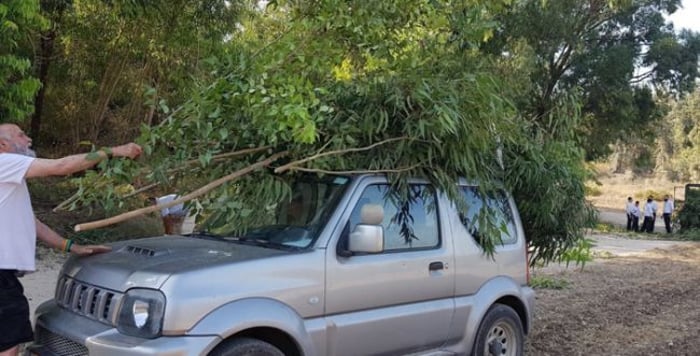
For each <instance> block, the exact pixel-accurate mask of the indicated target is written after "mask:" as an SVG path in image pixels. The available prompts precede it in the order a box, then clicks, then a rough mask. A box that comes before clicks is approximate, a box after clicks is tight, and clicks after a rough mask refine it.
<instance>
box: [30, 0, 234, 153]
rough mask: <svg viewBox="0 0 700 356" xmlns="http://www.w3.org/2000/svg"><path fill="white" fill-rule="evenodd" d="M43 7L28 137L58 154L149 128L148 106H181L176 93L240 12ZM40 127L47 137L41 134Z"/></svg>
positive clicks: (82, 0) (85, 4) (205, 6)
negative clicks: (38, 77) (48, 23)
mask: <svg viewBox="0 0 700 356" xmlns="http://www.w3.org/2000/svg"><path fill="white" fill-rule="evenodd" d="M43 5H44V11H45V13H46V16H47V17H49V18H50V19H52V20H53V22H52V27H51V29H49V30H48V31H46V32H45V33H44V35H43V36H42V44H45V46H42V47H41V51H40V54H39V58H40V59H41V61H39V63H40V64H41V65H40V66H39V73H41V74H42V78H43V79H42V80H43V82H44V85H45V90H44V91H42V92H41V93H40V95H39V96H38V97H37V100H36V107H37V110H36V115H35V116H34V117H33V127H34V130H33V135H34V137H36V139H37V140H39V141H44V142H47V143H49V144H51V145H52V146H60V147H72V146H75V145H76V144H78V143H79V142H82V141H91V142H93V143H94V144H101V143H106V142H111V141H115V140H123V139H124V138H125V137H133V136H134V135H136V134H137V133H138V129H139V126H140V125H141V124H142V123H145V124H153V123H157V122H158V121H159V120H160V119H159V118H158V117H157V115H158V114H159V112H158V111H156V110H154V109H155V107H156V105H158V103H159V102H161V101H167V100H175V101H178V100H181V99H182V98H183V97H184V96H183V95H184V94H183V93H184V92H185V91H184V90H182V89H183V88H186V87H188V86H190V85H191V82H192V80H193V78H194V77H197V76H200V74H201V75H204V73H201V72H200V71H201V69H200V68H201V64H202V63H203V60H204V59H205V58H206V57H208V56H211V55H214V54H216V53H217V51H220V49H221V48H222V46H223V44H224V40H225V36H226V35H227V34H228V33H229V32H230V31H231V28H233V27H234V24H235V19H236V17H237V16H238V13H239V12H240V11H241V8H242V7H241V6H233V5H227V4H226V2H223V1H214V0H201V1H184V0H183V1H180V0H178V1H126V0H125V1H104V0H72V1H69V0H53V1H46V2H44V3H43ZM216 48H219V49H216ZM54 83H60V85H55V84H54ZM43 123H45V124H49V125H50V126H51V127H52V130H51V131H46V130H41V126H42V124H43ZM111 128H113V129H111Z"/></svg>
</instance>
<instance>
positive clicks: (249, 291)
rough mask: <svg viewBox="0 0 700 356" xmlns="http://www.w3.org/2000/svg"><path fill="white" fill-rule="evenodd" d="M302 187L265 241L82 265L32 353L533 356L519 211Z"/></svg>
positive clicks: (372, 190) (272, 215) (46, 317)
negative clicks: (490, 252) (486, 240)
mask: <svg viewBox="0 0 700 356" xmlns="http://www.w3.org/2000/svg"><path fill="white" fill-rule="evenodd" d="M292 187H293V188H292V199H289V201H287V202H284V203H281V204H279V205H278V206H276V207H270V208H269V210H268V211H262V212H259V213H258V214H259V216H257V217H256V218H258V219H259V220H260V221H266V223H264V224H262V226H260V227H259V228H253V229H246V231H244V232H240V233H236V234H231V235H230V236H218V235H213V234H207V233H193V234H191V235H188V236H163V237H156V238H148V239H140V240H130V241H123V242H119V243H115V244H114V245H113V247H114V250H113V251H112V252H110V253H108V254H103V255H99V256H92V257H88V258H71V259H70V260H68V261H67V262H66V264H65V265H64V266H63V269H62V271H61V274H60V277H59V280H58V282H57V286H56V294H55V298H54V299H52V300H50V301H48V302H45V303H44V304H42V305H41V306H39V308H38V309H37V311H36V315H37V318H36V324H35V325H36V340H35V343H34V344H33V345H32V346H31V347H30V348H29V353H33V354H40V355H71V356H76V355H98V356H109V355H115V356H124V355H262V356H265V355H270V356H279V355H309V356H310V355H319V356H324V355H407V354H411V355H479V356H481V355H523V353H524V351H523V345H524V338H525V336H524V335H525V334H527V332H528V330H529V329H530V324H531V321H532V311H533V303H534V292H533V290H532V289H531V288H529V287H527V282H528V268H527V256H526V253H527V252H526V242H525V238H524V235H523V229H522V226H521V223H520V219H519V216H518V212H517V210H516V206H515V204H514V203H513V201H512V199H511V198H510V197H509V196H508V195H506V194H505V193H502V194H488V195H482V194H479V193H478V192H477V189H476V187H475V186H472V185H469V184H467V183H465V182H461V183H460V185H459V188H460V189H461V193H462V196H463V198H464V200H465V203H466V204H467V206H468V209H467V210H462V211H463V212H465V213H463V214H461V213H460V212H459V211H458V209H456V208H455V206H454V205H453V204H452V203H450V201H449V200H448V199H447V198H446V197H445V195H444V194H443V193H441V192H439V191H436V190H435V189H434V188H433V187H431V186H430V185H429V184H427V183H425V182H420V181H416V182H414V183H412V184H411V185H410V188H411V192H412V197H411V199H409V200H408V202H407V203H403V204H397V203H396V202H397V201H398V200H397V199H394V197H393V196H392V194H391V190H390V189H389V185H388V184H387V180H386V178H384V177H382V176H376V175H361V176H352V177H328V176H326V177H323V178H318V177H316V178H309V177H306V178H303V179H299V180H298V181H296V182H294V183H293V184H292ZM486 206H488V207H490V208H491V209H486V211H489V212H490V214H489V216H490V218H489V219H483V216H484V215H483V214H480V213H479V212H480V211H481V210H482V208H484V207H486ZM480 217H481V218H480ZM486 223H495V224H497V225H496V226H499V227H500V228H499V231H500V232H501V235H502V236H501V238H502V242H503V243H502V244H499V245H498V246H497V248H496V253H495V255H494V256H487V255H484V253H483V252H482V249H481V248H480V246H479V244H478V236H479V234H480V232H483V230H484V226H485V224H486Z"/></svg>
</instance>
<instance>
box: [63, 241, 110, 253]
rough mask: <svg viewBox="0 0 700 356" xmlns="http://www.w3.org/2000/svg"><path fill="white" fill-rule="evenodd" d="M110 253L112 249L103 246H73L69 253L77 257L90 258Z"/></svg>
mask: <svg viewBox="0 0 700 356" xmlns="http://www.w3.org/2000/svg"><path fill="white" fill-rule="evenodd" d="M109 251H112V248H111V247H109V246H104V245H84V246H83V245H77V244H73V245H72V246H71V247H70V252H71V253H73V254H76V255H78V256H90V255H94V254H98V253H105V252H109Z"/></svg>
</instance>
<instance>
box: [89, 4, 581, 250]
mask: <svg viewBox="0 0 700 356" xmlns="http://www.w3.org/2000/svg"><path fill="white" fill-rule="evenodd" d="M507 3H508V2H507V1H504V2H492V1H483V2H482V1H469V2H463V3H459V4H456V3H445V4H437V3H432V2H425V1H420V0H416V1H406V2H402V3H400V4H396V3H393V2H365V1H356V2H346V1H332V0H328V1H314V2H303V3H297V2H291V1H290V2H282V1H278V2H274V3H270V4H269V5H268V6H267V7H266V8H265V9H261V10H257V11H249V12H245V16H241V17H239V19H238V24H237V25H236V27H235V30H233V31H232V32H231V33H230V36H229V38H228V42H227V43H228V45H227V46H226V48H225V51H224V53H225V54H224V55H221V56H217V57H212V58H209V59H208V60H206V61H205V63H206V65H207V66H208V73H209V75H208V76H207V77H205V78H204V79H200V80H198V82H197V83H198V84H197V86H195V87H193V88H192V89H191V90H190V91H188V92H187V93H186V96H187V97H189V99H188V101H187V102H185V103H183V104H181V105H175V106H174V109H170V107H169V106H167V105H162V106H161V109H162V110H164V113H169V116H168V117H167V119H166V120H164V121H162V122H161V123H159V124H157V125H154V126H149V125H144V126H143V128H142V130H143V132H142V136H141V138H140V142H141V143H142V144H144V146H145V147H146V152H147V154H148V159H149V161H148V162H147V164H146V162H142V163H144V166H141V165H138V164H133V163H131V162H112V163H110V164H109V166H108V167H105V170H104V171H102V172H100V173H99V174H96V173H95V174H90V175H88V176H87V177H86V178H84V180H83V185H82V191H81V196H82V197H83V199H84V203H103V204H107V205H109V204H112V202H114V201H115V200H116V201H119V202H121V203H125V200H124V199H121V198H118V197H119V196H120V194H121V195H124V194H123V193H126V195H129V194H131V192H130V190H129V189H126V190H120V187H119V186H114V185H112V184H111V183H110V184H108V183H106V182H115V181H117V182H121V183H123V184H130V183H132V182H133V181H134V177H136V181H137V182H139V183H140V186H148V185H149V184H152V183H154V182H155V183H157V184H160V185H161V187H165V188H164V189H165V190H168V191H177V192H179V193H181V194H185V193H186V192H188V191H190V190H194V189H196V188H197V187H199V186H201V185H204V184H205V183H207V182H210V181H215V180H216V179H221V178H222V177H234V176H235V177H236V178H237V181H236V183H235V184H228V185H224V186H223V187H221V188H220V189H218V190H216V191H214V192H213V193H210V194H207V195H205V196H202V197H199V199H198V200H197V202H196V204H195V206H197V207H200V208H201V209H202V211H201V213H202V215H203V216H205V217H207V221H206V223H205V225H207V227H208V228H216V227H220V226H222V225H226V224H228V223H229V222H230V221H235V222H237V223H239V224H250V225H254V224H255V215H254V214H251V212H252V211H255V210H256V209H261V208H262V207H265V206H269V204H271V202H273V201H276V200H279V199H284V198H285V196H286V194H288V191H289V189H288V187H286V186H285V183H284V179H282V178H283V177H284V176H285V175H293V174H298V173H302V172H303V173H308V172H312V173H315V174H349V173H361V172H374V173H385V174H388V175H389V177H390V178H391V179H392V181H393V182H394V185H395V191H396V193H397V194H399V195H402V194H403V197H404V198H406V194H408V191H407V190H406V189H405V187H406V186H405V182H406V178H408V177H419V178H425V179H427V180H429V181H431V182H433V183H435V184H436V185H437V186H438V187H440V188H442V189H443V190H444V191H446V192H447V193H448V196H450V197H451V198H456V197H457V191H456V187H455V185H454V182H455V179H456V178H457V177H465V178H467V179H470V180H472V181H475V182H480V183H481V185H482V186H483V187H484V190H485V191H488V189H491V188H492V187H493V186H495V185H496V184H499V183H498V182H500V184H504V185H506V186H507V187H508V188H509V189H511V190H514V191H515V195H516V196H517V197H519V198H522V201H519V203H521V210H522V212H521V213H522V215H523V217H524V220H525V221H526V222H527V223H526V230H527V234H528V237H529V238H530V240H531V241H532V242H533V246H534V248H535V253H534V254H533V258H534V260H553V259H556V258H558V257H561V255H562V252H563V251H564V250H566V249H567V248H571V247H573V246H575V245H576V244H577V241H579V239H580V238H581V236H582V235H581V229H580V228H581V226H582V225H583V224H584V223H586V221H587V218H589V217H590V214H588V213H589V212H590V209H589V208H588V207H587V206H586V203H585V200H584V196H583V180H584V178H585V174H586V171H585V169H584V166H583V156H582V151H581V150H580V149H578V148H576V146H575V142H576V132H575V129H576V124H577V123H578V122H579V121H580V115H579V110H578V104H577V103H576V101H575V100H569V101H565V100H562V101H561V106H560V107H559V109H560V110H558V111H556V112H552V113H550V115H551V117H552V120H560V121H561V122H562V124H560V125H558V126H557V128H558V129H557V130H552V131H551V132H548V133H546V132H544V131H542V130H541V129H539V128H537V127H536V126H533V125H532V123H531V122H529V121H528V120H524V119H523V115H522V113H521V112H519V110H518V108H517V107H516V106H515V105H514V104H513V102H512V99H513V98H514V97H511V96H510V95H511V94H513V93H515V90H514V89H512V88H510V84H511V83H512V82H513V78H512V76H511V75H510V73H508V72H507V69H508V68H513V67H519V66H521V63H520V60H519V59H516V60H512V61H511V60H504V59H503V58H501V57H500V56H490V55H484V54H483V53H482V52H481V51H480V50H479V46H480V44H482V43H484V41H485V40H488V39H489V37H490V36H491V34H492V33H493V31H494V29H495V27H494V26H495V22H494V21H493V20H494V14H496V13H498V12H499V11H502V9H503V8H504V7H503V6H505V5H507ZM571 99H573V98H571ZM171 110H172V112H171ZM499 150H500V152H501V154H502V158H503V160H502V163H503V166H501V164H499V159H498V152H499ZM243 153H248V154H243ZM270 157H273V159H270ZM261 162H264V166H266V167H267V169H258V170H256V171H253V172H250V171H245V172H246V174H245V175H239V174H238V172H242V171H244V170H246V169H248V168H250V167H254V166H257V167H259V166H260V165H261ZM122 187H123V186H122ZM135 188H139V186H137V187H135ZM533 188H535V189H533ZM115 198H118V199H115ZM287 198H288V197H287ZM454 201H456V202H457V200H456V199H455V200H454ZM543 203H545V204H544V205H543ZM562 214H566V217H565V218H563V219H562ZM493 228H494V229H498V228H499V227H493ZM494 231H495V230H494ZM491 236H495V235H488V234H487V235H486V236H485V237H484V239H483V241H482V246H484V247H485V249H486V251H491V250H492V249H493V246H494V245H495V244H496V243H498V241H496V240H495V239H494V238H492V237H491Z"/></svg>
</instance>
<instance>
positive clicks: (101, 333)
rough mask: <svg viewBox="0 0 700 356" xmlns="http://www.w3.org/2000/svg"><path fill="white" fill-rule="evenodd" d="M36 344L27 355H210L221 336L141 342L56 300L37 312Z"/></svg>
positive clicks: (171, 338) (176, 337)
mask: <svg viewBox="0 0 700 356" xmlns="http://www.w3.org/2000/svg"><path fill="white" fill-rule="evenodd" d="M35 325H36V326H35V330H36V331H35V342H34V343H33V344H32V345H30V346H29V347H28V349H27V355H41V356H87V355H99V356H129V355H168V356H175V355H183V356H185V355H201V354H207V353H208V352H209V351H211V349H213V348H214V346H216V345H217V344H218V343H219V342H220V341H221V338H219V337H218V336H212V335H206V336H161V337H159V338H156V339H142V338H137V337H133V336H126V335H122V334H120V333H119V332H118V331H117V329H115V328H113V327H111V326H109V325H105V324H102V323H99V322H97V321H94V320H90V319H88V318H84V317H82V316H80V315H78V314H75V313H71V312H68V311H66V310H63V309H61V308H60V307H58V306H57V305H56V304H55V303H54V301H53V300H50V301H48V302H45V303H44V304H42V305H41V306H39V308H37V312H36V324H35Z"/></svg>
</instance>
